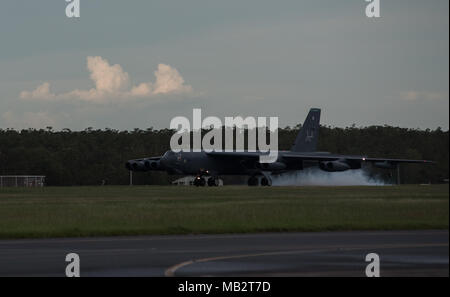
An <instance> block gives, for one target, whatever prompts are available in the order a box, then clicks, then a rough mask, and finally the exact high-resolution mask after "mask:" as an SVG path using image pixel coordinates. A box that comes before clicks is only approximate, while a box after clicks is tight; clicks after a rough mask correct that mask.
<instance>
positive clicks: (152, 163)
mask: <svg viewBox="0 0 450 297" xmlns="http://www.w3.org/2000/svg"><path fill="white" fill-rule="evenodd" d="M144 165H145V168H146V169H147V170H161V169H162V168H161V163H160V162H159V160H145V162H144Z"/></svg>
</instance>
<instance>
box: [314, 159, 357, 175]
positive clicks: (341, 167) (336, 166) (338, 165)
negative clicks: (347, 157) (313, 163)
mask: <svg viewBox="0 0 450 297" xmlns="http://www.w3.org/2000/svg"><path fill="white" fill-rule="evenodd" d="M319 168H320V169H322V170H323V171H328V172H337V171H345V170H349V169H350V168H351V167H350V165H348V164H347V163H345V162H343V161H325V162H320V163H319Z"/></svg>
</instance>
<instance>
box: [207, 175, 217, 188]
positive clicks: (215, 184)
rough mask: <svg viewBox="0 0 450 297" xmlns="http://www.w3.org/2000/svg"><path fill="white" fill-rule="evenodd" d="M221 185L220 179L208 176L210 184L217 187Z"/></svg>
mask: <svg viewBox="0 0 450 297" xmlns="http://www.w3.org/2000/svg"><path fill="white" fill-rule="evenodd" d="M218 185H219V179H218V178H215V177H210V178H208V186H210V187H217V186H218Z"/></svg>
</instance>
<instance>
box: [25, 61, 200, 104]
mask: <svg viewBox="0 0 450 297" xmlns="http://www.w3.org/2000/svg"><path fill="white" fill-rule="evenodd" d="M87 68H88V70H89V72H90V73H91V75H90V77H91V80H92V81H93V82H94V84H95V88H92V89H90V90H79V89H75V90H73V91H70V92H66V93H61V94H54V93H52V92H51V91H50V83H48V82H45V83H43V84H42V85H39V86H38V87H37V88H36V89H35V90H33V91H31V92H30V91H23V92H21V93H20V98H22V99H37V100H60V99H80V100H84V101H88V102H107V101H109V100H114V99H130V98H136V97H154V96H157V95H163V94H183V93H191V92H192V87H191V86H190V85H185V84H184V79H183V77H182V76H181V75H180V73H179V72H178V70H176V69H175V68H173V67H171V66H170V65H166V64H159V65H158V69H157V70H156V71H155V72H154V75H155V77H156V81H155V83H152V82H147V83H141V84H139V85H137V86H133V87H131V89H130V79H129V75H128V73H127V72H125V71H124V70H123V69H122V67H121V66H120V65H119V64H115V65H110V64H109V63H108V61H107V60H106V59H103V58H102V57H99V56H96V57H90V56H89V57H87Z"/></svg>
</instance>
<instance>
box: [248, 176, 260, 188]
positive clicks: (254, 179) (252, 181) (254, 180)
mask: <svg viewBox="0 0 450 297" xmlns="http://www.w3.org/2000/svg"><path fill="white" fill-rule="evenodd" d="M247 183H248V185H249V186H257V185H258V178H257V177H256V176H250V177H249V179H248V182H247Z"/></svg>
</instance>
